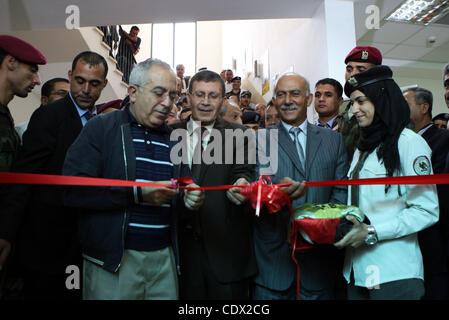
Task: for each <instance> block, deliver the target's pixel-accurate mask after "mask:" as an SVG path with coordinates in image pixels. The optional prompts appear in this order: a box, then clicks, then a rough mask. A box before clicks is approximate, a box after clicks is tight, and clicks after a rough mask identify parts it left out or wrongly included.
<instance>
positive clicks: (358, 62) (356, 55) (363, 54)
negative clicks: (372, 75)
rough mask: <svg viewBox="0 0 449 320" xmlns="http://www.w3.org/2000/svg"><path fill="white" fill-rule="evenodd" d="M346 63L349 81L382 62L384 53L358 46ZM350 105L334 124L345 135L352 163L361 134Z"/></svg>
mask: <svg viewBox="0 0 449 320" xmlns="http://www.w3.org/2000/svg"><path fill="white" fill-rule="evenodd" d="M345 64H346V73H345V81H347V80H348V78H349V77H351V76H353V75H355V74H357V73H360V72H362V71H365V70H368V69H369V68H371V67H373V66H375V65H380V64H382V54H381V53H380V51H379V50H378V49H377V48H375V47H370V46H357V47H355V48H354V49H352V50H351V52H349V54H348V55H347V56H346V58H345ZM350 107H351V105H350V104H348V105H347V106H346V108H345V110H344V111H343V112H342V113H340V114H339V115H338V116H337V117H336V118H335V120H334V125H335V126H338V130H337V131H338V132H340V133H341V134H342V135H343V138H344V141H345V145H346V149H347V151H348V161H349V163H351V160H352V156H353V155H354V151H355V148H356V145H357V141H358V139H359V136H360V132H359V128H358V125H357V119H356V118H355V117H354V116H353V115H352V114H349V109H350Z"/></svg>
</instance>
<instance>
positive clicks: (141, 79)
mask: <svg viewBox="0 0 449 320" xmlns="http://www.w3.org/2000/svg"><path fill="white" fill-rule="evenodd" d="M128 93H129V98H130V105H129V107H126V108H125V109H124V110H119V111H116V112H111V113H109V114H106V115H104V116H102V117H96V118H94V119H92V121H91V122H89V123H88V124H87V125H86V127H85V128H84V130H83V131H82V133H81V135H80V136H79V138H78V139H77V140H76V141H75V143H74V144H73V145H72V146H71V147H70V149H69V151H68V153H67V157H66V161H65V163H64V174H65V175H70V176H83V177H98V178H109V179H120V180H130V181H136V182H155V183H158V184H164V185H167V187H136V186H134V187H132V188H131V187H71V188H69V189H68V191H67V192H66V195H65V202H66V204H67V205H68V206H72V207H75V208H78V209H79V217H80V219H79V226H80V228H79V234H80V240H81V245H82V251H83V257H84V263H83V270H84V274H83V285H84V287H83V298H84V299H89V300H90V299H113V300H116V299H134V300H136V299H177V298H178V280H177V270H178V268H179V264H178V245H177V218H176V214H175V206H176V204H177V202H179V201H183V202H184V205H185V207H186V208H187V209H188V210H196V209H198V208H199V207H200V206H201V204H202V202H203V200H204V192H203V191H197V190H194V191H192V190H190V191H186V192H185V193H184V194H182V193H181V192H179V191H178V189H177V188H176V187H173V185H172V186H170V184H171V183H170V180H171V179H172V178H178V177H184V176H187V175H189V173H188V172H181V167H180V166H176V165H173V164H172V162H171V160H170V151H171V148H172V147H173V143H172V142H171V141H170V132H171V130H170V129H169V127H168V126H167V124H166V123H165V120H166V118H167V116H168V114H169V112H170V108H171V107H172V106H173V103H174V102H175V101H176V99H177V90H176V75H175V74H174V72H173V71H172V69H171V68H170V66H169V65H168V64H166V63H165V62H163V61H160V60H157V59H148V60H146V61H144V62H141V63H139V64H138V65H137V66H136V67H135V68H134V69H133V71H132V72H131V75H130V79H129V88H128ZM171 181H173V180H171ZM189 186H191V187H197V185H195V184H191V185H189Z"/></svg>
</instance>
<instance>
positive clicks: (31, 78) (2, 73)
mask: <svg viewBox="0 0 449 320" xmlns="http://www.w3.org/2000/svg"><path fill="white" fill-rule="evenodd" d="M46 63H47V59H46V58H45V56H44V55H43V54H42V53H41V52H40V51H39V50H37V49H36V48H35V47H34V46H32V45H31V44H29V43H27V42H25V41H23V40H21V39H19V38H16V37H13V36H8V35H0V171H9V170H10V168H11V165H12V163H13V160H14V158H15V156H16V155H17V151H18V148H19V145H20V140H19V136H18V135H17V133H16V131H15V130H14V120H13V118H12V116H11V113H10V111H9V109H8V106H7V105H8V103H9V102H10V101H11V100H12V99H13V98H14V96H19V97H22V98H25V97H26V96H28V93H30V92H31V91H32V90H33V88H34V86H36V85H40V83H41V82H40V79H39V75H38V70H39V67H38V65H39V64H46ZM1 264H2V261H0V265H1Z"/></svg>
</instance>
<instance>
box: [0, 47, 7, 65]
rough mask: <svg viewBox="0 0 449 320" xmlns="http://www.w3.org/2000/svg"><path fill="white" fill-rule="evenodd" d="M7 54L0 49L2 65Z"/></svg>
mask: <svg viewBox="0 0 449 320" xmlns="http://www.w3.org/2000/svg"><path fill="white" fill-rule="evenodd" d="M6 55H7V53H6V51H4V50H2V49H0V66H1V65H2V63H3V59H5V57H6Z"/></svg>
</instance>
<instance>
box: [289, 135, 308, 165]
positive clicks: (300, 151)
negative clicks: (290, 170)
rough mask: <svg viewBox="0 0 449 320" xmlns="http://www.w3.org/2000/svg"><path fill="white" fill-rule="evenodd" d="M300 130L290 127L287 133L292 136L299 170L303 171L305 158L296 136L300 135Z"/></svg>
mask: <svg viewBox="0 0 449 320" xmlns="http://www.w3.org/2000/svg"><path fill="white" fill-rule="evenodd" d="M301 131H302V130H301V128H299V127H291V128H290V130H289V133H290V134H291V135H293V142H294V143H295V146H296V151H297V152H298V157H299V164H300V166H301V168H302V169H303V170H304V168H305V164H306V157H305V156H304V150H303V149H302V146H301V142H299V138H298V135H299V134H300V133H301Z"/></svg>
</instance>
